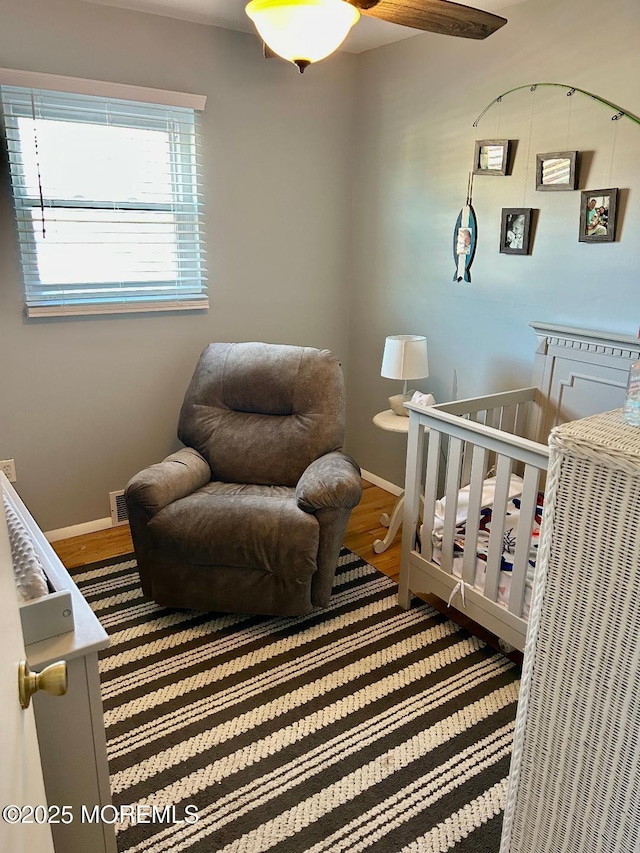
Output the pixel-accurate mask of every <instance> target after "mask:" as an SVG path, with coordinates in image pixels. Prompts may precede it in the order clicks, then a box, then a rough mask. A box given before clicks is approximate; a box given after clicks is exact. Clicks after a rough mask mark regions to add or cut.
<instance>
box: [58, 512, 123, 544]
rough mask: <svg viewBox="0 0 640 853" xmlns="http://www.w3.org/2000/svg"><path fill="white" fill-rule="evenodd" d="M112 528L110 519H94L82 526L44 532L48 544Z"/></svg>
mask: <svg viewBox="0 0 640 853" xmlns="http://www.w3.org/2000/svg"><path fill="white" fill-rule="evenodd" d="M109 527H113V524H112V522H111V517H109V518H96V519H95V520H94V521H85V522H84V523H83V524H73V525H71V527H59V528H58V529H57V530H47V531H45V534H44V535H45V536H46V537H47V539H48V540H49V542H57V541H58V540H59V539H71V538H72V537H74V536H83V535H84V534H85V533H95V532H96V531H98V530H107V529H108V528H109Z"/></svg>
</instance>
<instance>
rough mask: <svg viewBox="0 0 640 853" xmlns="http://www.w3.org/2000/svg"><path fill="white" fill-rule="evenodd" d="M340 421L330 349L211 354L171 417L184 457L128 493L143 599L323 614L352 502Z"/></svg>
mask: <svg viewBox="0 0 640 853" xmlns="http://www.w3.org/2000/svg"><path fill="white" fill-rule="evenodd" d="M344 411H345V404H344V381H343V376H342V370H341V368H340V364H339V362H338V360H337V359H336V357H335V356H334V355H333V354H332V353H331V352H329V351H328V350H317V349H312V348H310V347H294V346H283V345H275V344H264V343H237V344H232V343H214V344H210V345H209V346H208V347H207V348H206V349H205V350H204V352H203V353H202V355H201V356H200V360H199V361H198V364H197V366H196V369H195V373H194V375H193V378H192V379H191V384H190V385H189V388H188V390H187V393H186V396H185V399H184V403H183V405H182V410H181V412H180V420H179V425H178V437H179V438H180V440H181V441H182V442H183V443H184V444H185V445H186V447H185V448H184V449H182V450H179V451H178V452H177V453H173V454H172V455H171V456H168V457H167V458H166V459H165V460H164V461H163V462H160V463H158V464H156V465H152V466H151V467H149V468H146V469H145V470H144V471H142V472H141V473H139V474H137V475H136V476H135V477H133V479H132V480H131V481H130V482H129V484H128V485H127V488H126V492H125V495H126V502H127V508H128V511H129V521H130V524H131V532H132V535H133V542H134V547H135V552H136V558H137V561H138V569H139V572H140V580H141V582H142V588H143V591H144V593H145V595H147V596H149V597H151V598H152V599H154V601H156V602H157V603H158V604H162V605H166V606H170V607H186V608H195V609H198V610H214V611H225V612H234V613H260V614H277V615H286V616H296V615H301V614H304V613H309V612H310V611H311V610H312V609H313V608H314V607H326V605H327V604H328V602H329V598H330V596H331V588H332V585H333V578H334V574H335V568H336V563H337V560H338V555H339V553H340V547H341V545H342V541H343V536H344V532H345V528H346V526H347V521H348V519H349V515H350V513H351V510H352V509H353V507H355V506H356V505H357V503H358V501H359V500H360V497H361V494H362V484H361V480H360V469H359V468H358V466H357V464H356V463H355V462H354V461H353V459H351V457H349V456H347V455H346V454H345V453H343V452H342V444H343V440H344Z"/></svg>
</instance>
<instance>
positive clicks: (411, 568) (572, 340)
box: [399, 322, 640, 650]
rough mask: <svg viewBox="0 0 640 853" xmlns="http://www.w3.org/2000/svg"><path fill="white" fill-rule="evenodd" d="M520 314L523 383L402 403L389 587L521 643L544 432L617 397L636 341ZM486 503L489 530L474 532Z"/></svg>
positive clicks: (639, 349) (639, 347)
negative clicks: (395, 584) (529, 364)
mask: <svg viewBox="0 0 640 853" xmlns="http://www.w3.org/2000/svg"><path fill="white" fill-rule="evenodd" d="M530 325H531V326H532V327H533V328H534V330H535V333H536V339H537V346H536V355H535V364H534V377H533V385H532V386H531V387H528V388H521V389H519V390H516V391H507V392H503V393H498V394H491V395H488V396H486V397H476V398H472V399H468V400H458V401H456V402H452V403H444V404H441V405H437V406H432V407H429V408H424V407H420V406H416V405H413V404H408V408H409V409H410V416H409V417H410V420H409V438H408V444H407V469H406V482H405V505H404V520H403V537H402V557H401V565H400V587H399V603H400V604H401V606H402V607H405V608H408V607H409V606H410V602H411V597H412V595H413V594H421V593H422V594H426V593H431V594H433V595H436V596H437V597H438V598H440V599H443V600H444V601H449V602H450V603H451V606H453V607H456V608H458V609H460V610H461V611H462V612H464V613H465V614H466V615H467V616H468V617H469V618H471V619H472V620H473V621H474V622H476V623H478V624H479V625H482V626H483V627H484V628H486V629H487V630H489V631H490V632H491V633H493V634H495V635H496V636H497V637H498V638H500V639H501V640H503V641H504V642H505V643H507V644H509V645H510V646H513V647H515V648H517V649H521V650H522V649H524V642H525V638H526V633H527V612H528V597H529V592H530V589H531V584H532V581H533V574H534V566H535V559H534V558H533V557H532V555H534V554H535V548H534V547H533V543H534V542H535V533H537V529H538V522H539V520H540V519H539V514H540V507H539V493H540V492H542V491H543V490H544V483H545V475H546V469H547V464H548V459H549V451H548V447H547V437H548V435H549V432H550V431H551V429H552V428H553V427H554V426H557V425H558V424H560V423H565V422H567V421H571V420H575V419H577V418H582V417H587V416H589V415H593V414H597V413H599V412H604V411H608V410H610V409H615V408H618V407H619V406H621V405H622V402H623V400H624V393H625V388H626V382H627V376H628V372H629V365H630V364H631V362H632V361H635V360H637V359H638V358H640V341H638V340H637V339H636V338H634V337H632V336H630V335H618V334H607V333H603V332H596V331H591V330H585V329H575V328H571V327H566V326H556V325H549V324H545V323H538V322H534V323H531V324H530ZM425 427H427V428H428V432H427V434H426V436H427V438H428V448H427V452H426V463H425V447H424V445H425V441H426V440H427V438H425V429H424V428H425ZM489 478H490V479H489ZM423 484H424V490H423ZM514 492H515V493H516V495H515V498H516V499H515V501H514V500H513V497H514ZM421 495H423V496H424V508H422V507H421V501H420V498H421ZM443 498H444V500H442V499H443ZM515 505H517V509H514V506H515ZM488 506H490V510H491V512H490V523H489V525H488V526H489V527H490V532H488V531H487V530H486V529H483V531H482V532H479V527H483V528H486V527H487V524H486V519H487V518H488V517H489V514H488V512H487V507H488ZM436 510H437V511H438V515H437V517H436ZM508 513H509V514H508ZM420 514H422V521H421V519H420ZM465 520H466V521H465ZM514 523H516V524H517V529H518V535H517V539H516V541H515V543H514V542H513V541H511V537H510V535H509V534H510V531H511V530H512V528H513V526H514ZM461 524H464V525H465V526H464V528H461V526H460V525H461ZM461 530H463V531H464V532H463V533H462V534H461ZM434 533H435V536H434ZM505 534H507V537H506V539H505ZM479 537H481V539H482V547H480V546H479ZM434 539H435V540H436V544H437V548H436V547H434ZM505 542H506V543H507V544H506V545H505ZM479 553H481V557H479ZM508 565H510V566H511V567H510V570H509V571H507V572H505V571H504V569H505V567H506V566H508ZM505 591H506V592H505Z"/></svg>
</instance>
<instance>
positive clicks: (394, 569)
mask: <svg viewBox="0 0 640 853" xmlns="http://www.w3.org/2000/svg"><path fill="white" fill-rule="evenodd" d="M362 485H363V492H362V500H361V501H360V503H359V504H358V506H357V507H356V508H355V509H354V511H353V512H352V513H351V518H350V519H349V524H348V526H347V532H346V534H345V538H344V544H345V545H346V546H347V548H349V549H350V550H351V551H353V552H354V553H355V554H358V556H359V557H362V559H363V560H366V561H367V562H368V563H370V564H371V565H372V566H375V567H376V568H377V569H379V571H381V572H383V573H384V574H385V575H387V576H388V577H390V578H392V579H393V580H395V581H397V580H398V575H399V572H400V542H401V539H402V528H400V530H399V531H398V534H397V535H396V538H395V540H394V542H393V543H392V545H391V546H390V547H389V548H388V549H387V550H386V551H384V552H383V553H382V554H376V553H375V551H374V550H373V543H374V541H375V540H376V539H382V538H384V536H385V534H386V529H385V528H384V527H383V526H382V525H381V524H380V515H381V514H382V513H387V514H389V515H390V514H391V512H392V510H393V507H394V504H395V502H396V500H397V498H396V497H395V496H394V495H392V494H390V493H389V492H386V491H385V490H384V489H381V488H379V487H378V486H374V485H373V484H372V483H369V482H367V481H366V480H363V481H362ZM52 545H53V548H54V550H55V551H56V553H57V554H58V556H59V557H60V559H61V560H62V562H63V563H64V565H65V566H66V567H67V568H68V569H70V568H76V567H77V566H83V565H86V564H87V563H94V562H97V561H98V560H109V559H111V558H112V557H119V556H121V555H122V554H130V553H131V552H132V551H133V543H132V541H131V534H130V532H129V527H128V525H126V524H125V525H122V526H120V527H112V528H109V529H107V530H100V531H98V532H97V533H87V534H85V535H84V536H74V537H73V538H70V539H60V540H59V541H58V542H53V543H52ZM421 597H422V598H423V599H424V600H425V601H427V602H428V603H429V604H431V606H432V607H434V608H435V609H436V610H439V611H440V612H441V613H443V614H445V615H446V616H448V617H449V618H450V619H452V620H453V621H454V622H457V623H458V624H460V625H462V626H463V627H465V628H467V629H468V630H469V631H471V632H472V633H473V634H475V635H476V636H478V637H480V638H481V639H483V640H484V641H485V642H486V643H487V644H488V645H490V646H492V647H493V648H496V649H499V650H500V651H503V650H502V649H501V648H500V646H499V644H498V640H497V638H496V637H494V636H493V635H492V634H490V633H489V632H488V631H485V629H484V628H482V627H481V626H480V625H477V624H476V623H475V622H472V621H471V620H470V619H468V618H467V617H466V616H465V615H464V614H463V613H459V612H458V611H457V610H454V609H451V608H448V607H447V605H446V602H443V601H441V600H440V599H438V598H435V597H434V596H431V595H425V596H421ZM507 656H508V657H509V658H511V659H512V660H514V661H516V663H521V662H522V655H521V654H520V652H517V651H514V652H510V653H509V654H508V655H507Z"/></svg>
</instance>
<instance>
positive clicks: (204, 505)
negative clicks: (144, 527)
mask: <svg viewBox="0 0 640 853" xmlns="http://www.w3.org/2000/svg"><path fill="white" fill-rule="evenodd" d="M148 531H149V534H150V536H151V538H152V540H153V543H154V547H155V548H156V549H157V550H158V553H159V554H161V555H162V559H163V560H167V561H175V562H178V563H180V562H186V563H190V564H192V565H211V566H226V567H233V566H235V567H238V568H245V567H246V568H252V569H258V570H261V571H265V572H269V573H272V574H274V575H279V576H282V577H295V578H304V579H307V578H310V577H311V576H312V575H313V574H314V572H315V571H316V569H317V564H316V561H317V557H318V543H319V536H320V527H319V524H318V520H317V519H316V517H315V516H314V515H312V514H309V513H306V512H304V511H303V510H301V509H299V507H298V506H297V504H296V500H295V490H294V489H291V488H287V487H269V486H251V485H244V484H236V483H221V482H211V483H208V484H207V485H206V486H204V487H203V488H201V489H198V490H197V491H196V492H194V493H193V494H191V495H189V496H188V497H186V498H182V499H180V500H177V501H175V502H174V503H172V504H169V506H167V507H165V508H164V509H162V510H160V512H158V513H157V514H156V515H155V516H154V517H153V518H152V519H151V521H150V522H149V524H148Z"/></svg>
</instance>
